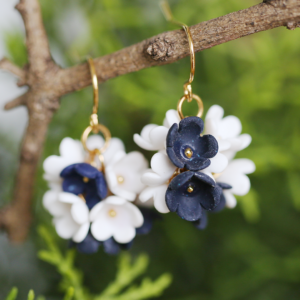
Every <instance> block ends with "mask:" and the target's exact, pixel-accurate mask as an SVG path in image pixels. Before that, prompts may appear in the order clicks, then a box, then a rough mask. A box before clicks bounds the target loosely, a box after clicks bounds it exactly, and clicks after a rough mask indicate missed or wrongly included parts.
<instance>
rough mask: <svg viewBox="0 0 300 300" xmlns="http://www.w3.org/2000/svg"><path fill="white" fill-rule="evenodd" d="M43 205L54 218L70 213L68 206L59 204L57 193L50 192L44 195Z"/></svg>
mask: <svg viewBox="0 0 300 300" xmlns="http://www.w3.org/2000/svg"><path fill="white" fill-rule="evenodd" d="M43 205H44V207H45V208H46V209H47V210H48V211H49V212H50V214H51V215H52V216H55V217H59V216H64V215H66V214H68V213H69V211H70V206H69V205H66V204H65V203H61V202H59V201H58V192H56V191H52V190H50V191H47V192H46V193H45V194H44V197H43Z"/></svg>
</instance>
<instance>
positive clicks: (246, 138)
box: [238, 133, 252, 151]
mask: <svg viewBox="0 0 300 300" xmlns="http://www.w3.org/2000/svg"><path fill="white" fill-rule="evenodd" d="M238 138H239V140H240V141H241V145H240V148H239V149H238V151H241V150H243V149H245V148H247V147H248V146H249V145H250V144H251V141H252V137H251V135H250V134H247V133H244V134H241V135H240V136H239V137H238Z"/></svg>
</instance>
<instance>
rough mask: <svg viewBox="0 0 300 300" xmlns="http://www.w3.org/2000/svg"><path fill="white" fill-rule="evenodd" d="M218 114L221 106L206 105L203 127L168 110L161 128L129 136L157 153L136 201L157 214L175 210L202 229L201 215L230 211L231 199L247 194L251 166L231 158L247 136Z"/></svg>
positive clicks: (148, 128)
mask: <svg viewBox="0 0 300 300" xmlns="http://www.w3.org/2000/svg"><path fill="white" fill-rule="evenodd" d="M223 115H224V111H223V108H222V107H220V106H218V105H214V106H212V107H211V108H210V109H209V110H208V112H207V114H206V118H205V126H204V122H203V120H202V119H201V118H198V117H187V118H185V119H183V120H181V121H180V118H179V115H178V113H177V111H175V110H169V111H167V113H166V118H165V120H164V122H163V126H158V125H155V124H149V125H147V126H145V127H144V128H143V130H142V132H141V134H140V135H138V134H135V135H134V141H135V143H136V144H137V145H139V146H140V147H141V148H143V149H146V150H151V151H157V153H156V154H154V155H153V157H152V159H151V169H148V170H146V171H145V172H144V173H143V175H142V179H141V180H142V182H143V183H144V184H145V186H146V187H145V188H144V190H143V191H142V192H141V194H140V196H139V199H140V201H141V202H148V201H153V203H154V206H155V208H156V209H157V210H158V211H159V212H160V213H168V212H170V211H171V212H176V213H177V214H178V216H180V217H181V218H182V219H185V220H187V221H191V222H193V224H194V225H195V226H196V227H197V228H199V229H204V228H205V227H206V225H207V211H211V212H216V211H220V210H222V209H223V208H224V207H225V206H227V207H229V208H233V207H235V205H236V199H235V197H234V195H239V196H242V195H245V194H247V193H248V191H249V189H250V181H249V178H248V177H247V176H246V174H250V173H252V172H254V170H255V165H254V163H253V162H252V161H251V160H249V159H234V156H235V154H236V153H237V152H238V151H241V150H243V149H244V148H246V147H247V146H248V145H249V144H250V143H251V137H250V135H248V134H241V131H242V126H241V122H240V120H239V119H238V118H237V117H235V116H227V117H224V118H223ZM204 127H205V128H204ZM204 129H205V130H204ZM203 131H204V132H205V134H204V135H203V134H202V132H203Z"/></svg>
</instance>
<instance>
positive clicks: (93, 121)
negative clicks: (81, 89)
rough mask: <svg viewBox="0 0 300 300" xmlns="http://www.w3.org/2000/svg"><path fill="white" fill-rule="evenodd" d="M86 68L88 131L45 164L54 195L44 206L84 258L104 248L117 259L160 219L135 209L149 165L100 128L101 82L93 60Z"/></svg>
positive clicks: (61, 233) (49, 193)
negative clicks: (88, 77)
mask: <svg viewBox="0 0 300 300" xmlns="http://www.w3.org/2000/svg"><path fill="white" fill-rule="evenodd" d="M88 62H89V67H90V71H91V76H92V83H93V89H94V106H93V113H92V115H91V117H90V125H89V126H88V127H87V128H86V129H85V130H84V132H83V134H82V137H81V142H80V141H78V140H73V139H71V138H69V137H66V138H64V139H63V140H62V142H61V144H60V147H59V152H60V156H56V155H52V156H49V157H48V158H46V160H45V161H44V164H43V167H44V171H45V174H44V178H45V179H46V180H47V182H48V185H49V187H50V190H49V191H47V192H46V193H45V195H44V197H43V204H44V207H45V208H46V209H47V210H48V211H49V212H50V214H51V215H52V216H53V224H54V226H55V229H56V231H57V233H58V235H59V236H60V237H62V238H64V239H70V240H71V245H73V246H76V247H77V249H78V250H79V251H80V252H84V253H94V252H96V251H97V250H98V248H99V246H100V245H103V248H104V251H105V252H107V253H110V254H116V253H118V252H119V250H120V249H127V248H129V247H130V246H131V244H132V241H133V239H134V238H135V236H136V234H146V233H148V232H149V231H150V229H151V227H152V221H153V219H154V218H156V213H154V212H152V211H151V210H149V209H147V208H143V207H142V208H140V209H139V208H138V207H137V206H136V205H135V204H133V203H132V202H133V201H135V200H136V198H137V196H138V194H139V193H140V192H141V191H142V190H143V189H144V188H145V185H144V184H143V183H142V182H141V175H142V173H143V172H144V171H145V170H146V169H147V167H148V163H147V161H146V159H145V158H144V156H143V155H142V154H141V153H140V152H130V153H128V154H126V152H125V148H124V144H123V142H122V141H121V140H120V139H118V138H111V134H110V131H109V130H108V129H107V128H106V127H105V126H104V125H102V124H99V123H98V115H97V112H98V81H97V76H96V71H95V66H94V63H93V60H92V59H89V60H88ZM90 133H94V134H95V135H92V136H90V137H89V135H90ZM97 133H102V134H103V136H104V139H103V138H102V137H101V136H100V135H97Z"/></svg>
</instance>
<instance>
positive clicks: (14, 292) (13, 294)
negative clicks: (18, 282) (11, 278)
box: [5, 287, 18, 300]
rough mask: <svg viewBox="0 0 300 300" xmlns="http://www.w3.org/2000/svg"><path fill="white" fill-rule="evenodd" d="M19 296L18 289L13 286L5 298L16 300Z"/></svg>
mask: <svg viewBox="0 0 300 300" xmlns="http://www.w3.org/2000/svg"><path fill="white" fill-rule="evenodd" d="M17 296H18V289H17V288H16V287H13V288H12V289H11V291H10V293H9V294H8V296H7V297H6V299H5V300H15V299H16V298H17Z"/></svg>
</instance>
